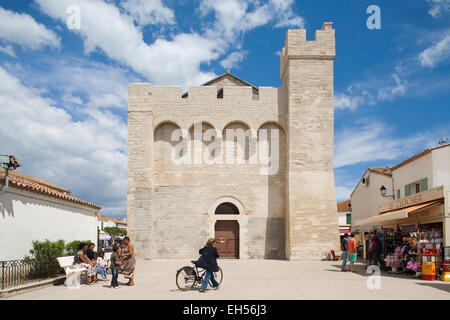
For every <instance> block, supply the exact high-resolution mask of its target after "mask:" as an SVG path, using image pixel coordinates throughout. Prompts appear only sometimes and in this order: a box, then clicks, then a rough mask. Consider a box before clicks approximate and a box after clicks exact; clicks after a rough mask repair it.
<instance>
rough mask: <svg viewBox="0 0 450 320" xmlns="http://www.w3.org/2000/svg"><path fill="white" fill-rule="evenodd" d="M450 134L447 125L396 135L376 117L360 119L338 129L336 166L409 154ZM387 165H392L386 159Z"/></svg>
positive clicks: (392, 158)
mask: <svg viewBox="0 0 450 320" xmlns="http://www.w3.org/2000/svg"><path fill="white" fill-rule="evenodd" d="M445 135H448V125H447V126H444V127H440V126H435V128H433V129H432V130H428V131H423V132H418V133H416V134H414V135H410V136H404V137H393V136H392V128H391V127H389V126H387V125H386V124H384V123H381V122H379V121H376V120H373V119H365V120H360V121H359V122H357V123H356V124H351V126H349V127H346V128H344V129H342V130H340V131H338V132H337V133H336V138H335V155H334V167H335V168H340V167H344V166H349V165H355V164H358V163H370V162H374V161H377V160H398V159H399V158H407V157H409V156H412V155H413V154H415V153H417V152H418V151H422V150H423V149H426V148H428V147H431V146H435V145H437V142H438V140H439V138H440V137H442V136H445ZM386 165H392V163H390V164H389V163H387V164H386Z"/></svg>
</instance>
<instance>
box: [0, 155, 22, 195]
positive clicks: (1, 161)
mask: <svg viewBox="0 0 450 320" xmlns="http://www.w3.org/2000/svg"><path fill="white" fill-rule="evenodd" d="M20 166H21V165H20V163H19V161H18V160H17V158H16V157H15V156H9V155H0V168H4V169H5V186H4V187H3V186H2V185H0V191H2V190H7V189H8V187H9V181H8V173H9V170H15V169H17V168H18V167H20Z"/></svg>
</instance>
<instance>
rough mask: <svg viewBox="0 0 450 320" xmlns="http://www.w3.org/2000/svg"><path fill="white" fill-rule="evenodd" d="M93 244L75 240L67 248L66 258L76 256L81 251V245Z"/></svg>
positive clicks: (87, 241)
mask: <svg viewBox="0 0 450 320" xmlns="http://www.w3.org/2000/svg"><path fill="white" fill-rule="evenodd" d="M91 242H92V241H90V240H85V241H81V240H74V241H72V242H69V243H68V244H66V246H65V249H66V256H74V255H75V254H76V253H77V252H78V250H80V244H81V243H91Z"/></svg>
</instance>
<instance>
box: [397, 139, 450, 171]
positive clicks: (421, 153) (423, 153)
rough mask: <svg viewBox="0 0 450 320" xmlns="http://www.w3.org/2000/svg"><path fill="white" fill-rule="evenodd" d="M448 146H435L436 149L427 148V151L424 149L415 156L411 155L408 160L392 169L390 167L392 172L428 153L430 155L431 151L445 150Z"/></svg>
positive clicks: (448, 144)
mask: <svg viewBox="0 0 450 320" xmlns="http://www.w3.org/2000/svg"><path fill="white" fill-rule="evenodd" d="M448 146H450V143H446V144H443V145H440V146H437V147H433V148H428V149H426V150H423V151H421V152H419V153H418V154H415V155H413V156H412V157H410V158H408V159H406V160H404V161H402V162H400V163H399V164H397V165H395V166H393V167H392V170H396V169H398V168H400V167H403V166H405V165H407V164H408V163H410V162H413V161H414V160H417V159H419V158H422V157H423V156H425V155H427V154H429V153H430V152H431V151H433V150H436V149H441V148H445V147H448Z"/></svg>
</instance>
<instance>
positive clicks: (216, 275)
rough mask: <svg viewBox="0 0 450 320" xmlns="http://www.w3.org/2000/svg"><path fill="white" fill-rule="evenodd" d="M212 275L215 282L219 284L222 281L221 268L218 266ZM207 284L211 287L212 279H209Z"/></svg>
mask: <svg viewBox="0 0 450 320" xmlns="http://www.w3.org/2000/svg"><path fill="white" fill-rule="evenodd" d="M213 275H214V279H216V281H217V283H218V284H219V285H220V284H221V283H222V279H223V272H222V269H221V268H220V267H219V271H217V272H213ZM209 285H210V286H211V287H212V286H213V285H212V281H211V280H209Z"/></svg>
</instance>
